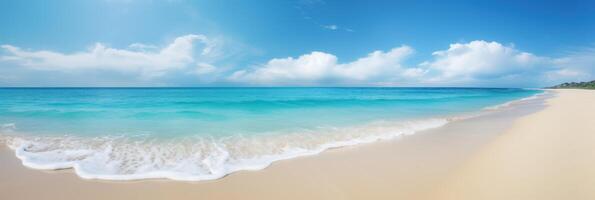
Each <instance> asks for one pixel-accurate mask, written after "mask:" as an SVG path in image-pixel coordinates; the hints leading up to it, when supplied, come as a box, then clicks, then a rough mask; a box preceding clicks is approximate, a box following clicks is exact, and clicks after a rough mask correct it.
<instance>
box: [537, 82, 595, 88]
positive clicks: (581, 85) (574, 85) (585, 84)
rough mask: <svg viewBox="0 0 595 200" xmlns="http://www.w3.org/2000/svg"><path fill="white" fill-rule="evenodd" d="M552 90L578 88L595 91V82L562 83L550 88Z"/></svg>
mask: <svg viewBox="0 0 595 200" xmlns="http://www.w3.org/2000/svg"><path fill="white" fill-rule="evenodd" d="M548 88H550V89H563V88H577V89H592V90H593V89H595V80H593V81H589V82H580V83H577V82H570V83H562V84H560V85H555V86H552V87H548Z"/></svg>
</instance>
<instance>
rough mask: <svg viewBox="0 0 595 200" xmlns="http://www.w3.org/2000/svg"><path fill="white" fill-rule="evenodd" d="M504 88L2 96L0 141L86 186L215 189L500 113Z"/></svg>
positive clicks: (16, 92)
mask: <svg viewBox="0 0 595 200" xmlns="http://www.w3.org/2000/svg"><path fill="white" fill-rule="evenodd" d="M541 93H543V91H541V90H531V89H511V88H376V87H375V88H1V89H0V138H1V140H3V141H4V142H5V143H7V144H8V146H9V147H10V148H12V149H13V150H14V151H15V154H16V156H17V157H18V158H19V159H21V160H22V162H23V164H24V165H25V166H27V167H30V168H34V169H46V170H53V169H69V168H72V169H74V172H75V173H76V174H77V175H79V176H80V177H82V178H87V179H107V180H134V179H148V178H167V179H173V180H187V181H197V180H211V179H217V178H221V177H223V176H225V175H227V174H229V173H233V172H236V171H239V170H259V169H263V168H265V167H267V166H269V165H270V164H271V163H272V162H274V161H277V160H283V159H290V158H294V157H298V156H305V155H314V154H317V153H320V152H322V151H324V150H327V149H329V148H337V147H343V146H349V145H356V144H360V143H370V142H374V141H378V140H384V139H393V138H398V137H401V136H405V135H409V134H414V133H416V132H418V131H421V130H425V129H430V128H436V127H440V126H443V125H445V124H447V123H449V122H451V121H455V120H461V119H465V118H469V117H474V116H478V115H482V114H484V113H486V112H491V111H493V110H497V109H498V108H499V107H501V106H506V105H508V102H511V101H518V100H520V99H528V98H532V97H534V96H535V95H538V94H541Z"/></svg>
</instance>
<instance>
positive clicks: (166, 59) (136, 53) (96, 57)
mask: <svg viewBox="0 0 595 200" xmlns="http://www.w3.org/2000/svg"><path fill="white" fill-rule="evenodd" d="M196 43H201V44H202V50H201V51H200V53H199V55H197V56H206V55H208V54H210V53H211V51H212V49H213V47H214V45H215V44H214V42H213V41H211V40H209V39H208V38H207V37H206V36H204V35H194V34H190V35H184V36H180V37H177V38H176V39H174V40H173V41H172V42H171V43H170V44H168V45H166V46H164V47H162V48H158V47H156V46H154V45H147V44H140V43H135V44H131V45H130V46H129V48H128V49H117V48H110V47H108V46H106V45H104V44H102V43H96V44H95V45H94V46H93V47H91V48H89V49H88V50H85V51H80V52H75V53H61V52H55V51H49V50H40V51H31V50H24V49H21V48H19V47H16V46H12V45H2V46H0V47H1V48H2V49H3V50H4V51H5V52H6V53H5V54H4V55H3V56H2V57H0V59H1V60H3V61H10V62H15V63H17V64H19V65H20V66H23V67H27V68H30V69H33V70H42V71H65V72H73V71H84V70H100V71H116V72H123V73H134V74H140V75H141V76H142V77H145V78H151V77H158V76H162V75H163V74H165V73H167V72H168V71H171V70H177V69H183V68H185V67H187V66H188V65H191V64H193V63H195V62H196V56H195V53H194V49H195V46H196Z"/></svg>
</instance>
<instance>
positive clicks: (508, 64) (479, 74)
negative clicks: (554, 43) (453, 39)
mask: <svg viewBox="0 0 595 200" xmlns="http://www.w3.org/2000/svg"><path fill="white" fill-rule="evenodd" d="M432 55H433V56H434V59H433V60H431V61H428V62H425V63H423V64H422V65H423V66H425V67H428V68H429V70H430V71H433V72H434V74H435V75H436V76H435V77H431V78H432V79H433V80H435V81H445V82H449V81H458V82H465V81H467V82H469V81H476V80H478V79H491V78H498V77H505V76H508V75H513V74H518V73H523V72H526V71H531V70H533V68H535V67H537V66H538V65H540V64H545V63H546V61H547V59H546V58H541V57H538V56H535V55H533V54H531V53H527V52H523V51H520V50H517V49H515V48H514V47H513V46H505V45H502V44H500V43H497V42H487V41H482V40H477V41H472V42H469V43H463V44H462V43H454V44H451V45H450V47H449V48H448V49H446V50H442V51H436V52H434V53H432Z"/></svg>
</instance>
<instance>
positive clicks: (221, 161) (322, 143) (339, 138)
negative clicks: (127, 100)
mask: <svg viewBox="0 0 595 200" xmlns="http://www.w3.org/2000/svg"><path fill="white" fill-rule="evenodd" d="M446 123H448V120H446V119H442V118H436V119H426V120H419V121H408V122H400V123H395V122H375V123H371V124H368V125H365V126H358V127H351V128H327V129H324V131H310V132H308V131H305V132H299V133H298V132H296V133H288V134H278V135H267V136H253V137H247V136H246V137H231V138H220V139H213V138H185V139H177V140H173V139H172V140H163V139H161V140H159V139H150V138H144V139H139V138H133V139H131V138H126V137H100V138H80V137H73V136H61V137H25V136H18V137H15V136H12V137H8V139H7V143H8V145H9V147H10V148H12V149H14V151H15V154H16V156H17V157H18V158H19V159H21V161H22V163H23V165H25V166H27V167H30V168H33V169H42V170H55V169H70V168H71V169H73V170H74V172H75V173H76V174H77V175H78V176H80V177H81V178H85V179H105V180H135V179H153V178H166V179H172V180H184V181H199V180H212V179H218V178H221V177H223V176H225V175H227V174H230V173H233V172H236V171H240V170H260V169H264V168H266V167H268V166H269V165H270V164H271V163H273V162H275V161H278V160H285V159H291V158H295V157H300V156H307V155H314V154H318V153H320V152H323V151H325V150H327V149H330V148H338V147H344V146H350V145H356V144H362V143H370V142H374V141H377V140H385V139H391V138H395V137H399V136H403V135H408V134H413V133H415V132H417V131H420V130H425V129H430V128H436V127H440V126H443V125H445V124H446Z"/></svg>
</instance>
